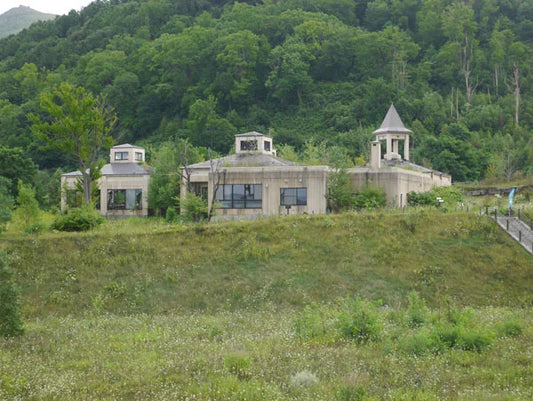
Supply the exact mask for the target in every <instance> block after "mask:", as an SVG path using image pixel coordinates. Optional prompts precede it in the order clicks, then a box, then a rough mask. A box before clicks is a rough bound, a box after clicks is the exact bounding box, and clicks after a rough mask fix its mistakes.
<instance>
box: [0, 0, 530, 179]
mask: <svg viewBox="0 0 533 401" xmlns="http://www.w3.org/2000/svg"><path fill="white" fill-rule="evenodd" d="M532 50H533V1H532V0H484V1H456V0H402V1H400V0H376V1H365V0H356V1H353V0H288V1H276V0H264V1H253V0H252V1H243V2H234V1H222V0H218V1H216V0H186V1H185V0H184V1H174V0H110V1H96V2H94V3H92V4H90V5H89V6H88V7H86V8H84V9H83V10H82V11H81V12H79V13H78V12H75V11H72V12H71V13H70V14H68V15H64V16H61V17H58V18H56V19H55V20H53V21H47V22H39V23H37V24H34V25H33V26H31V27H30V28H29V29H26V30H24V31H23V32H21V33H20V34H18V35H16V36H12V37H9V38H6V39H3V40H2V41H0V145H1V146H3V147H7V148H4V151H5V152H11V151H12V148H15V147H21V148H22V149H23V150H24V157H30V158H31V159H32V161H33V162H34V163H35V164H37V165H38V166H39V167H40V168H41V169H49V171H53V170H54V169H56V168H58V167H64V168H67V167H68V168H70V167H71V166H69V165H68V164H69V161H68V160H64V158H62V157H60V155H59V154H58V153H57V152H42V151H41V150H40V145H41V144H40V143H39V142H38V141H37V139H36V138H35V137H34V136H33V135H32V134H31V131H30V129H29V126H30V123H29V122H28V119H27V117H26V116H27V114H28V113H39V94H40V93H41V92H43V91H50V90H51V89H52V88H53V87H54V86H56V85H58V84H59V83H61V82H70V83H73V84H76V85H78V86H83V87H85V88H86V89H88V90H90V91H92V92H93V93H95V94H104V95H106V96H107V100H108V102H109V103H110V104H111V105H112V106H113V107H114V108H115V110H116V112H117V113H118V116H119V125H118V126H117V128H116V132H115V134H114V137H115V140H116V142H132V143H135V144H140V145H142V144H144V145H157V144H159V143H162V142H164V141H167V140H170V139H176V138H183V139H185V138H186V139H188V140H189V141H190V142H191V143H192V144H193V145H195V146H202V147H210V148H212V149H214V150H216V151H218V152H223V153H225V152H228V151H229V150H230V149H231V146H232V143H233V135H234V134H236V133H241V132H247V131H251V130H256V131H261V132H265V133H267V132H268V133H270V134H271V135H272V136H273V137H274V138H275V142H276V144H278V145H281V144H285V145H290V146H292V147H294V149H295V150H296V151H300V150H301V149H304V148H305V147H306V145H307V146H309V144H315V145H317V144H320V145H321V146H327V147H328V148H330V149H331V148H335V149H336V150H340V151H341V153H343V154H345V155H346V156H347V158H348V159H349V160H351V161H352V162H353V160H354V159H355V158H359V160H361V159H360V156H363V157H367V154H368V141H369V139H370V138H371V132H372V131H373V130H374V129H376V128H377V127H379V124H380V123H381V120H382V119H383V117H384V115H385V113H386V111H387V109H388V107H389V105H390V103H391V102H394V104H395V105H396V108H397V109H398V111H399V113H400V115H401V117H402V119H403V121H404V123H405V125H406V126H407V127H409V128H411V129H412V130H413V131H414V135H413V137H412V156H411V157H412V159H413V160H414V161H415V162H417V163H419V164H423V165H426V166H430V167H433V168H435V169H439V170H442V171H445V172H448V173H451V174H452V175H453V178H454V180H455V181H476V180H480V179H483V178H487V177H488V178H491V177H496V178H500V179H511V178H512V177H513V175H515V177H516V173H519V174H523V175H530V174H532V173H533V167H532V166H533V141H532V129H533V99H532V98H533V85H532V77H531V69H532V58H533V52H532ZM285 148H286V149H289V150H291V148H288V147H285ZM149 153H150V152H149ZM19 157H22V156H21V155H20V154H19ZM26 162H28V163H29V162H30V160H28V159H26Z"/></svg>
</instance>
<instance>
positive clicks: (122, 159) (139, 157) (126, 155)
mask: <svg viewBox="0 0 533 401" xmlns="http://www.w3.org/2000/svg"><path fill="white" fill-rule="evenodd" d="M144 154H145V151H144V148H141V147H140V146H134V145H130V144H129V143H125V144H123V145H117V146H113V147H112V148H111V152H110V156H109V158H110V162H111V163H112V164H114V163H142V162H144Z"/></svg>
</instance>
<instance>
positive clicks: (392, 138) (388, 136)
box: [372, 104, 413, 164]
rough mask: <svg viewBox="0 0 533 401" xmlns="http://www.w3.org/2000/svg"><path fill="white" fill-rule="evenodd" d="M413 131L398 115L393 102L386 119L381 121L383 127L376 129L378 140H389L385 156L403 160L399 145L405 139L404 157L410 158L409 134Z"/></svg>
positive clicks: (390, 158)
mask: <svg viewBox="0 0 533 401" xmlns="http://www.w3.org/2000/svg"><path fill="white" fill-rule="evenodd" d="M412 133H413V131H411V130H409V129H407V128H405V127H404V125H403V123H402V119H401V118H400V116H399V115H398V112H397V111H396V108H395V107H394V105H393V104H391V106H390V108H389V111H388V112H387V115H386V116H385V119H384V120H383V122H382V123H381V127H380V128H379V129H377V130H375V131H374V134H375V135H376V142H379V143H381V141H386V142H387V151H386V153H385V155H384V156H383V158H384V159H385V160H402V157H401V156H400V153H399V146H398V145H399V142H400V141H404V144H403V159H404V160H409V134H412ZM373 146H375V145H373ZM379 153H381V152H379ZM376 156H377V157H380V156H381V155H380V154H379V155H377V154H376ZM372 164H374V163H372Z"/></svg>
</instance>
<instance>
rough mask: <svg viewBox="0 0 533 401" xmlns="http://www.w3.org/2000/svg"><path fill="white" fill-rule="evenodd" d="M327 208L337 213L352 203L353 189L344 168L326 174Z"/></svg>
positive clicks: (349, 206) (349, 207) (350, 206)
mask: <svg viewBox="0 0 533 401" xmlns="http://www.w3.org/2000/svg"><path fill="white" fill-rule="evenodd" d="M326 200H327V205H328V209H329V210H331V211H332V212H335V213H339V212H341V211H343V210H349V209H351V208H352V207H353V205H354V190H353V187H352V184H351V183H350V177H349V175H348V173H347V171H346V169H338V170H336V171H334V172H332V173H331V174H330V175H329V176H328V188H327V193H326Z"/></svg>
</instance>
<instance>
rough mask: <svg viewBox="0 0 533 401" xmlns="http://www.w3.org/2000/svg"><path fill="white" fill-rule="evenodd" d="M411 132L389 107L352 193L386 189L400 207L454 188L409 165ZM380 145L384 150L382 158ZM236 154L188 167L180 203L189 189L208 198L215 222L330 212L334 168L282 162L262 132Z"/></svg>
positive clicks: (243, 137)
mask: <svg viewBox="0 0 533 401" xmlns="http://www.w3.org/2000/svg"><path fill="white" fill-rule="evenodd" d="M411 133H412V132H411V131H410V130H408V129H406V128H405V127H404V125H403V123H402V121H401V119H400V117H399V115H398V113H397V112H396V109H395V108H394V105H391V107H390V109H389V111H388V113H387V115H386V116H385V119H384V120H383V123H382V124H381V127H380V128H379V129H378V130H376V131H375V132H374V134H375V135H376V141H373V142H372V143H371V160H370V163H369V165H368V166H366V167H358V168H352V169H348V170H347V173H348V176H349V178H350V181H351V184H352V186H353V188H354V190H358V189H361V188H363V187H365V186H376V187H380V188H383V190H384V192H385V195H386V198H387V201H388V203H389V204H390V205H391V206H394V207H402V206H405V205H406V204H407V194H408V193H409V192H412V191H414V192H425V191H429V190H431V189H432V188H434V187H437V186H448V185H451V176H450V175H448V174H444V173H441V172H439V171H435V170H431V169H427V168H425V167H422V166H418V165H416V164H414V163H411V162H409V160H408V159H409V134H411ZM382 143H384V144H385V145H386V148H385V152H384V157H383V158H382V157H381V154H382V149H381V148H382ZM235 149H236V153H235V154H233V155H230V156H226V157H222V158H219V159H215V160H211V161H208V162H202V163H197V164H193V165H190V166H187V167H186V168H185V170H186V171H185V173H184V174H182V176H183V177H184V178H183V182H182V186H181V198H182V199H184V198H185V196H186V195H187V188H190V189H191V191H192V192H194V193H195V194H197V195H201V196H204V197H205V198H206V199H208V202H209V206H210V205H211V203H212V202H213V201H215V202H216V203H217V211H216V218H222V219H232V218H254V217H258V216H280V215H291V214H304V213H307V214H323V213H326V212H327V200H326V194H327V185H328V176H329V175H330V174H332V173H333V172H334V170H332V169H331V168H330V167H328V166H300V165H298V164H296V163H294V162H290V161H287V160H283V159H280V158H278V157H276V151H275V149H274V146H273V142H272V138H271V137H269V136H266V135H263V134H261V133H258V132H248V133H245V134H240V135H236V136H235ZM401 151H403V152H401ZM402 153H403V157H402V155H401V154H402ZM187 181H188V182H187ZM213 195H214V196H213Z"/></svg>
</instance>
